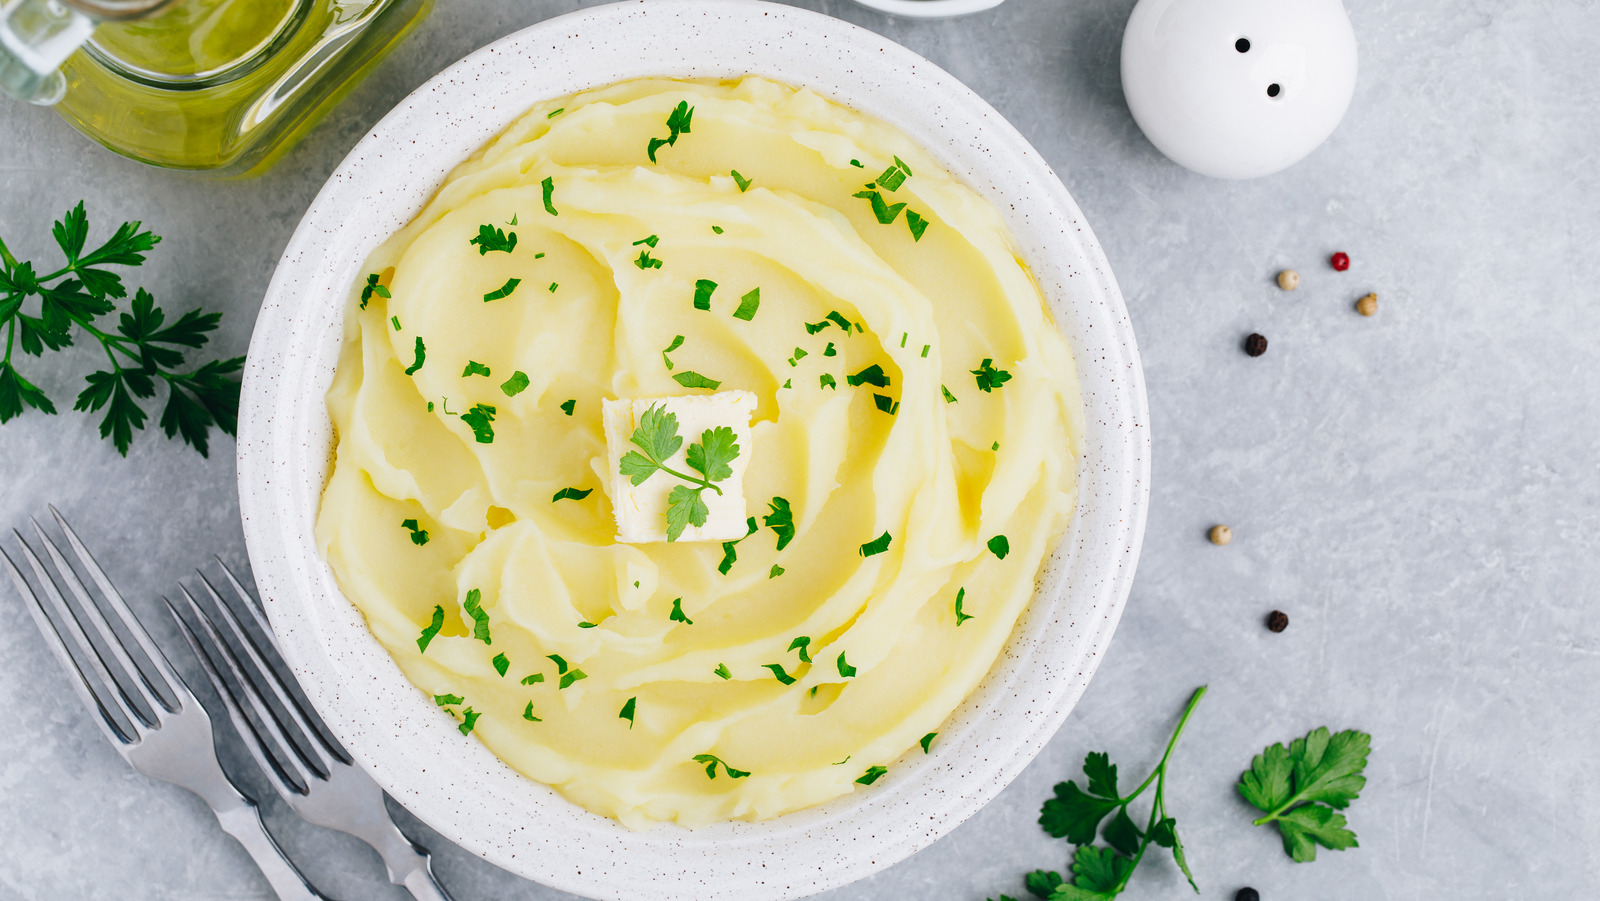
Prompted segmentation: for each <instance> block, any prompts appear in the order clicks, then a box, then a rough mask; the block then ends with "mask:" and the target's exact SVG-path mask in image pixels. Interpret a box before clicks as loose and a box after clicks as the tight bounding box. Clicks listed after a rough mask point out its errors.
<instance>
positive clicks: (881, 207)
mask: <svg viewBox="0 0 1600 901" xmlns="http://www.w3.org/2000/svg"><path fill="white" fill-rule="evenodd" d="M851 196H852V197H862V198H865V199H866V200H868V201H870V202H871V203H872V215H873V216H875V217H876V218H877V220H878V222H879V223H880V224H882V225H889V224H890V223H892V222H894V220H895V217H897V216H899V215H900V211H901V210H903V209H905V208H906V205H905V204H904V203H896V204H893V205H891V204H888V203H885V202H884V199H883V195H882V194H880V193H878V192H877V191H857V192H856V193H854V194H852V195H851Z"/></svg>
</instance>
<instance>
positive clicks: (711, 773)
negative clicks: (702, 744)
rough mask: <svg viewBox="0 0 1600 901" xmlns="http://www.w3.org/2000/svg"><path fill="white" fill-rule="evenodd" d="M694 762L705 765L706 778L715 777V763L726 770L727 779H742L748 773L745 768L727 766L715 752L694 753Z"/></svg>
mask: <svg viewBox="0 0 1600 901" xmlns="http://www.w3.org/2000/svg"><path fill="white" fill-rule="evenodd" d="M694 762H695V763H703V764H705V765H706V778H707V779H715V778H717V764H719V763H720V764H722V768H723V770H725V771H727V773H728V778H729V779H743V778H744V777H746V776H748V775H750V773H749V772H748V771H747V770H736V769H734V768H733V767H731V766H728V764H727V762H726V761H724V760H722V759H721V758H719V757H718V756H717V755H715V754H696V755H694Z"/></svg>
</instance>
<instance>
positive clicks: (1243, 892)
mask: <svg viewBox="0 0 1600 901" xmlns="http://www.w3.org/2000/svg"><path fill="white" fill-rule="evenodd" d="M1233 901H1261V893H1260V892H1258V891H1256V890H1255V889H1253V888H1250V887H1249V886H1245V887H1244V888H1242V889H1239V890H1238V891H1237V892H1234V894H1233Z"/></svg>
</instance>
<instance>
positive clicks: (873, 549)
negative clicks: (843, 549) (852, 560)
mask: <svg viewBox="0 0 1600 901" xmlns="http://www.w3.org/2000/svg"><path fill="white" fill-rule="evenodd" d="M893 540H894V539H893V538H891V537H889V533H888V532H884V533H883V534H882V535H879V536H878V537H877V538H874V539H872V540H871V541H869V542H867V543H866V544H863V545H862V546H861V556H863V557H872V556H876V555H878V554H881V553H883V552H884V551H886V550H888V549H889V542H890V541H893Z"/></svg>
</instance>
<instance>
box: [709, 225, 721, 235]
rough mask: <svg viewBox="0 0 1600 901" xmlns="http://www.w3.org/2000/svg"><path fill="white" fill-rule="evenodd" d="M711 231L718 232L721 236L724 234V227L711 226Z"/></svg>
mask: <svg viewBox="0 0 1600 901" xmlns="http://www.w3.org/2000/svg"><path fill="white" fill-rule="evenodd" d="M711 230H712V231H714V232H716V233H717V234H719V235H720V234H722V226H720V225H713V226H711Z"/></svg>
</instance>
